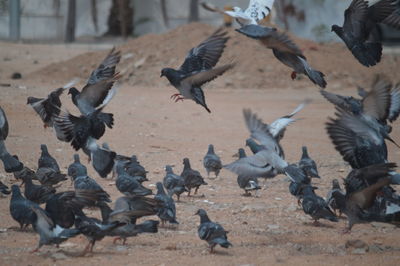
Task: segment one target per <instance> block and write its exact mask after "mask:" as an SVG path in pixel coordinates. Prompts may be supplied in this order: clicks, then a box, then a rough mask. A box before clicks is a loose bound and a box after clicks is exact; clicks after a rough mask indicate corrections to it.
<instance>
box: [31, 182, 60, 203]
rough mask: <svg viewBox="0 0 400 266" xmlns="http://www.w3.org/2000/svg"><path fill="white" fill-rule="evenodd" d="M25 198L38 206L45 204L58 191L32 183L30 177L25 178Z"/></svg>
mask: <svg viewBox="0 0 400 266" xmlns="http://www.w3.org/2000/svg"><path fill="white" fill-rule="evenodd" d="M23 182H24V184H25V192H24V195H25V197H26V198H27V199H28V200H30V201H33V202H35V203H37V204H42V203H45V202H46V201H47V200H48V199H49V198H50V197H51V196H52V195H53V194H54V193H56V189H55V188H53V187H51V186H45V185H37V184H34V183H33V182H32V179H31V178H30V177H25V179H24V180H23Z"/></svg>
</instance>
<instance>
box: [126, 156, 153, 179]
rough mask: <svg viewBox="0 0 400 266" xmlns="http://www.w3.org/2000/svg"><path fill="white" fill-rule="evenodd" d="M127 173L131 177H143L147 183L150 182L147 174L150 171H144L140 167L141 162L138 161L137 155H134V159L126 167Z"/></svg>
mask: <svg viewBox="0 0 400 266" xmlns="http://www.w3.org/2000/svg"><path fill="white" fill-rule="evenodd" d="M125 169H126V172H127V173H128V174H129V175H131V176H141V177H143V178H144V179H145V181H148V179H147V178H146V174H147V173H148V171H146V169H144V167H143V166H142V165H140V162H139V161H138V160H137V157H136V155H132V157H131V158H130V160H129V163H128V164H127V165H126V166H125Z"/></svg>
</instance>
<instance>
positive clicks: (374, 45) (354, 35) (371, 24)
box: [332, 0, 400, 67]
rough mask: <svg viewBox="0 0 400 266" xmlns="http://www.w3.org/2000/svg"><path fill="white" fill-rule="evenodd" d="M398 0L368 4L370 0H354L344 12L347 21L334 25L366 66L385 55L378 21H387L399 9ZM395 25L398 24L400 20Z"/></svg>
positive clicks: (337, 32) (336, 30)
mask: <svg viewBox="0 0 400 266" xmlns="http://www.w3.org/2000/svg"><path fill="white" fill-rule="evenodd" d="M396 2H397V0H380V1H378V2H376V3H375V4H373V5H372V6H368V1H365V0H353V1H352V2H351V4H350V6H349V7H348V8H347V9H346V10H345V12H344V23H343V26H342V27H340V26H338V25H333V26H332V31H334V32H335V33H336V34H337V35H338V36H339V37H340V38H341V39H342V40H343V42H344V43H345V44H346V46H347V48H348V49H349V50H350V51H351V53H352V54H353V55H354V57H355V58H357V60H358V61H359V62H360V63H361V64H362V65H364V66H366V67H370V66H374V65H376V64H377V63H379V62H380V60H381V56H382V40H381V39H382V37H381V33H380V29H379V28H378V23H386V19H388V20H389V18H388V17H389V16H390V15H391V14H393V12H394V11H395V10H396ZM388 24H392V26H396V27H399V26H400V21H397V22H395V24H394V25H393V23H388Z"/></svg>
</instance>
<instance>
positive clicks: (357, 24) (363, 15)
mask: <svg viewBox="0 0 400 266" xmlns="http://www.w3.org/2000/svg"><path fill="white" fill-rule="evenodd" d="M367 17H368V2H367V1H364V0H353V1H352V2H351V4H350V6H349V7H348V8H347V9H346V10H345V12H344V23H343V31H344V32H352V33H353V35H354V37H355V38H361V37H363V35H364V30H365V21H366V20H367Z"/></svg>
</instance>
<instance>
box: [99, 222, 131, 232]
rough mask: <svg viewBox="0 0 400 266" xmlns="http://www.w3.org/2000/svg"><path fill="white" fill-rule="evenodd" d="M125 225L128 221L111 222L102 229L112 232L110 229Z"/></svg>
mask: <svg viewBox="0 0 400 266" xmlns="http://www.w3.org/2000/svg"><path fill="white" fill-rule="evenodd" d="M124 225H126V223H121V222H113V223H111V224H106V225H103V226H102V227H101V228H100V230H101V231H103V232H110V231H112V230H114V229H115V228H117V227H120V226H124Z"/></svg>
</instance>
